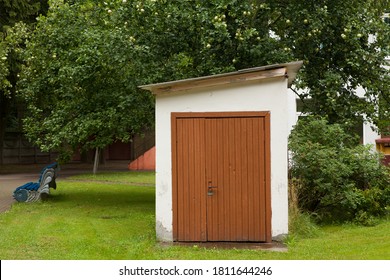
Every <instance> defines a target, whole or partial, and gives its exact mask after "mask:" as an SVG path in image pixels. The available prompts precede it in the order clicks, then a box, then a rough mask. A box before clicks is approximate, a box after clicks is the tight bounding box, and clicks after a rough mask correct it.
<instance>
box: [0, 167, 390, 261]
mask: <svg viewBox="0 0 390 280" xmlns="http://www.w3.org/2000/svg"><path fill="white" fill-rule="evenodd" d="M153 182H154V174H153V173H151V172H137V173H136V172H134V173H133V172H123V173H101V174H98V175H96V176H93V175H80V176H77V177H76V176H75V177H72V178H69V179H62V180H59V181H58V188H57V190H55V191H53V192H52V196H51V198H50V200H48V201H45V202H38V203H31V204H30V203H18V204H14V205H13V207H12V209H11V210H10V211H8V212H6V213H2V214H0V259H3V260H4V259H8V260H18V259H43V260H52V259H63V260H86V259H88V260H120V259H130V260H131V259H134V260H135V259H138V260H139V259H142V260H148V259H153V260H160V259H188V260H190V259H198V260H207V259H221V260H228V259H232V260H246V259H253V260H258V259H267V260H288V259H296V260H306V259H317V260H330V259H336V260H337V259H390V253H389V252H390V237H389V232H390V220H382V221H381V222H380V223H379V224H378V225H376V226H374V227H360V226H356V225H343V226H326V227H320V228H318V229H317V230H316V234H315V235H312V236H310V237H302V236H299V235H296V236H294V238H291V239H288V252H270V251H258V250H245V249H216V248H202V247H200V246H166V245H162V244H159V243H158V242H157V241H156V239H155V215H154V194H155V189H154V187H153V186H151V184H152V183H153Z"/></svg>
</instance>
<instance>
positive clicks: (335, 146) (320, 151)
mask: <svg viewBox="0 0 390 280" xmlns="http://www.w3.org/2000/svg"><path fill="white" fill-rule="evenodd" d="M346 131H348V129H347V128H346V127H344V126H343V125H340V124H328V123H327V122H326V120H324V119H318V118H314V117H306V118H304V119H301V120H299V121H298V123H297V125H296V126H295V128H294V129H293V131H292V133H291V135H290V139H289V149H290V151H291V170H290V171H291V176H292V177H293V178H295V179H296V180H299V181H300V184H299V187H298V189H297V190H296V192H297V201H298V207H299V209H301V210H302V211H308V212H311V213H315V214H316V216H317V217H318V219H319V220H320V221H354V220H355V221H358V222H359V223H362V224H365V223H368V224H371V223H372V220H373V217H376V216H383V215H384V214H385V213H386V206H388V205H389V204H390V173H389V169H388V168H386V167H385V166H383V165H381V164H380V155H379V154H378V153H376V152H373V149H372V147H370V146H365V145H359V144H357V141H356V137H355V136H352V135H351V134H349V133H347V132H346Z"/></svg>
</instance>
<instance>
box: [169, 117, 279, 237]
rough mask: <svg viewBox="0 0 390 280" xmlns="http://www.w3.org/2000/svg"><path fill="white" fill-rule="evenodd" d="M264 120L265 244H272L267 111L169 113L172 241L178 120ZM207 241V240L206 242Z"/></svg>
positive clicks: (175, 221)
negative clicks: (249, 118)
mask: <svg viewBox="0 0 390 280" xmlns="http://www.w3.org/2000/svg"><path fill="white" fill-rule="evenodd" d="M242 117H261V118H264V124H265V128H264V132H265V135H264V138H265V155H264V159H265V212H266V213H265V216H266V221H265V228H266V229H265V234H266V240H265V242H267V243H270V242H272V234H271V217H272V213H271V211H272V209H271V122H270V118H271V113H270V112H269V111H235V112H172V113H171V149H172V150H171V151H172V218H173V220H172V226H173V241H178V214H177V212H178V199H177V196H178V182H177V167H178V166H177V156H178V151H177V145H176V139H177V135H178V131H177V127H176V123H177V119H180V118H242ZM206 241H207V240H206Z"/></svg>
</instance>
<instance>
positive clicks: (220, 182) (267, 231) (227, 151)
mask: <svg viewBox="0 0 390 280" xmlns="http://www.w3.org/2000/svg"><path fill="white" fill-rule="evenodd" d="M269 133H270V116H269V113H268V112H233V113H172V168H173V234H174V240H176V241H231V242H238V241H246V242H270V241H271V207H270V178H269V176H270V136H269Z"/></svg>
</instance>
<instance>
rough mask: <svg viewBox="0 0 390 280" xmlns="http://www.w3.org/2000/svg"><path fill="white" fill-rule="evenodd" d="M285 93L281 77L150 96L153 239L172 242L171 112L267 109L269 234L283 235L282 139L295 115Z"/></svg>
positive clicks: (285, 210) (284, 164)
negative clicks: (153, 154)
mask: <svg viewBox="0 0 390 280" xmlns="http://www.w3.org/2000/svg"><path fill="white" fill-rule="evenodd" d="M289 94H291V93H289V91H288V89H287V79H285V78H278V79H272V80H268V81H267V82H248V83H245V84H244V83H239V84H235V85H232V84H231V85H229V86H218V87H210V88H208V89H202V90H188V91H185V92H181V93H175V94H172V93H170V94H160V95H157V96H156V151H157V152H156V222H157V224H156V230H157V237H158V239H159V240H162V241H172V240H173V234H172V162H171V112H227V111H270V112H271V208H272V236H273V237H275V238H276V237H277V236H280V235H283V234H287V233H288V193H287V186H288V178H287V176H288V175H287V174H288V162H287V141H288V134H289V129H290V127H291V125H292V123H289V122H288V117H289V115H290V116H291V115H293V114H295V112H293V108H295V107H294V106H295V99H294V96H292V97H291V96H289ZM292 100H294V101H292ZM289 102H290V103H291V102H293V104H289Z"/></svg>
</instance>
